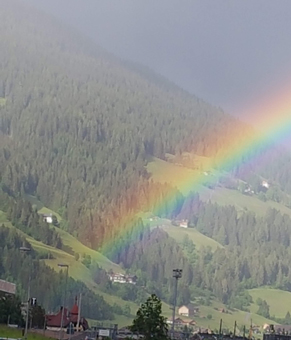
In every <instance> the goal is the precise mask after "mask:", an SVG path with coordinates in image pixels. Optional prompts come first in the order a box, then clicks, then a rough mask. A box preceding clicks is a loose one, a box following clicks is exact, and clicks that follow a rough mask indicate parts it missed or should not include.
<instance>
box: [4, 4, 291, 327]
mask: <svg viewBox="0 0 291 340" xmlns="http://www.w3.org/2000/svg"><path fill="white" fill-rule="evenodd" d="M1 4H3V6H2V7H1V11H0V32H1V35H0V50H1V54H0V143H1V149H0V181H1V188H2V189H3V192H4V193H6V194H7V195H8V196H9V199H10V201H11V206H10V207H7V213H8V212H9V214H10V215H11V222H12V223H13V225H15V226H16V227H17V228H19V229H21V230H22V231H23V230H24V229H25V228H26V230H29V231H30V232H31V233H33V232H34V231H35V229H34V231H33V230H32V228H31V224H32V222H31V218H32V217H33V218H35V219H37V217H36V215H37V214H36V212H35V211H34V209H33V208H32V207H31V206H28V205H27V204H26V203H27V202H22V199H24V200H26V199H27V198H28V199H29V197H30V199H31V196H36V197H37V200H36V199H33V200H32V201H34V202H32V203H33V204H36V205H37V204H38V202H40V201H41V202H43V205H44V207H47V208H44V207H43V209H51V210H52V211H56V212H57V214H58V217H59V219H63V221H64V223H65V224H64V225H61V227H62V228H63V229H60V230H58V232H56V231H55V230H54V229H52V228H51V229H50V228H48V226H47V225H43V224H41V223H39V225H38V224H37V223H36V224H35V225H34V226H36V227H38V226H40V227H43V230H46V231H48V232H50V233H53V234H54V236H56V235H57V236H58V237H59V236H61V237H60V239H61V240H62V245H63V246H64V249H61V244H58V246H59V248H58V249H51V245H47V246H43V244H40V243H39V242H40V241H39V240H37V241H36V237H35V239H34V240H32V239H31V242H32V244H34V245H35V247H36V248H38V249H39V250H43V249H44V248H46V249H50V251H51V252H53V253H54V254H55V259H46V260H45V261H46V263H47V264H48V265H50V266H51V267H52V268H54V269H56V265H57V263H58V260H59V259H66V261H68V262H69V263H71V264H72V267H74V268H73V269H72V275H74V277H76V278H77V277H79V276H80V274H81V275H82V278H83V280H84V282H86V284H87V285H88V286H89V287H90V288H91V289H92V290H94V289H95V288H96V287H95V286H94V281H93V280H92V277H90V273H89V271H88V270H87V268H85V266H84V265H82V264H80V263H78V264H76V263H75V262H76V261H75V258H74V257H73V255H72V253H78V254H81V253H82V254H83V253H85V254H86V255H90V256H91V258H94V259H95V261H96V262H98V261H99V263H101V264H102V267H103V268H104V269H109V268H111V266H112V268H113V269H115V270H119V267H118V264H120V265H122V266H123V267H124V269H125V270H126V271H129V272H130V271H133V272H134V273H135V274H138V277H139V279H140V282H141V285H142V286H145V287H146V288H147V289H149V290H150V291H156V292H157V293H159V294H160V296H161V297H162V298H163V299H164V300H165V301H167V302H168V303H172V301H173V296H172V292H173V282H172V281H173V280H172V268H173V265H175V266H179V267H181V268H182V267H183V273H184V275H183V278H182V280H181V286H180V289H179V301H178V302H179V303H180V304H184V303H188V302H190V301H193V300H195V298H196V294H197V289H198V288H199V289H202V288H203V291H204V293H203V294H204V295H205V296H206V297H209V296H210V297H211V298H212V300H214V298H213V294H215V296H216V298H219V299H220V300H221V301H223V302H224V303H226V304H229V305H232V306H234V305H235V306H237V301H236V299H235V298H236V297H238V300H239V308H240V309H247V308H248V307H249V306H250V303H251V302H250V299H249V298H250V297H249V296H248V294H247V291H246V288H250V287H251V288H253V287H258V286H261V285H264V284H277V285H278V286H279V287H280V288H284V289H288V285H287V284H286V279H288V276H289V278H290V275H291V271H289V269H288V267H287V264H286V263H287V262H288V259H289V258H290V256H291V255H290V251H289V250H288V245H289V244H285V243H286V242H287V243H288V242H289V243H290V238H289V237H288V233H289V227H288V221H289V220H288V218H286V217H285V216H281V215H280V214H279V213H277V212H274V211H271V213H270V216H269V220H268V219H267V218H266V216H265V212H266V211H268V209H266V211H264V209H263V208H266V207H268V206H270V204H269V202H268V203H267V202H263V200H262V201H259V200H258V198H257V197H250V198H249V197H247V196H243V195H240V196H237V195H232V196H231V197H230V198H229V197H227V196H230V192H232V193H233V192H234V190H232V191H231V190H229V189H227V185H226V184H225V183H221V182H219V183H217V186H219V188H217V187H215V188H214V189H215V190H213V188H209V187H207V186H205V185H204V183H201V185H200V188H201V190H202V191H203V193H205V192H206V193H211V195H212V193H213V195H212V196H211V198H212V197H213V199H215V201H219V200H220V203H221V202H223V203H221V204H222V205H226V207H220V206H218V205H212V204H211V202H208V201H209V200H210V201H211V199H210V198H209V197H204V198H203V197H202V198H203V201H206V202H208V203H205V202H200V201H199V200H198V199H197V196H195V194H193V193H192V192H191V191H192V190H191V189H192V188H187V189H186V190H184V191H183V192H182V193H181V192H180V191H179V189H180V187H179V185H178V184H179V180H180V179H181V180H182V179H183V176H184V174H185V173H186V172H187V174H188V175H189V174H190V176H191V175H192V174H193V176H195V175H197V173H198V172H199V173H200V174H201V172H202V171H204V167H207V166H211V167H212V169H211V170H212V171H216V172H217V173H218V174H219V175H223V176H224V175H227V176H229V177H230V178H231V179H234V180H235V181H236V182H235V183H237V182H238V183H241V182H243V183H244V184H249V185H250V186H252V187H253V186H255V185H256V183H259V184H260V181H261V179H262V178H265V179H267V180H268V181H270V183H271V184H272V188H276V190H273V193H272V195H270V197H271V198H272V199H275V200H277V202H276V203H277V207H278V206H281V205H280V204H279V203H283V200H284V199H285V198H287V199H289V198H290V197H289V196H288V193H291V189H290V187H291V176H289V175H290V171H291V170H290V169H291V168H290V167H289V164H290V155H287V154H286V153H285V152H284V151H282V150H280V149H279V148H269V149H268V150H267V151H266V150H265V149H266V146H265V145H261V146H259V147H258V148H257V149H256V150H250V151H249V155H244V156H245V157H244V159H238V160H236V162H237V164H233V165H235V167H234V169H232V171H230V173H227V174H226V172H225V169H224V168H223V167H221V166H219V164H218V165H217V164H216V161H217V159H219V158H220V156H221V154H224V152H225V150H228V148H227V147H228V146H229V145H230V144H231V145H234V146H235V145H236V146H237V147H238V146H240V145H241V144H242V143H243V142H244V141H246V140H248V138H251V137H252V136H253V134H254V133H255V131H254V130H253V129H252V128H250V127H249V126H247V125H245V124H242V123H240V122H239V121H237V120H235V119H233V118H231V117H230V116H228V115H226V114H224V113H223V112H222V111H221V110H220V109H217V108H214V107H212V106H211V105H209V104H207V103H205V102H203V101H201V100H199V99H197V98H196V97H194V96H190V95H189V94H187V93H186V92H184V91H182V90H180V89H178V88H177V87H175V86H172V84H168V83H167V81H166V80H164V79H162V80H161V79H158V77H157V78H156V77H154V76H152V75H148V74H147V75H145V72H146V71H144V70H142V71H141V70H136V67H131V66H130V64H126V63H123V62H121V61H119V60H118V59H117V58H114V57H112V56H110V55H109V54H107V53H106V52H104V51H102V50H101V49H99V48H97V47H95V46H93V45H92V44H91V43H90V42H88V41H84V40H83V39H82V37H80V36H79V35H78V34H75V33H71V32H70V31H69V30H67V29H66V28H64V27H62V26H61V25H60V24H59V23H57V22H55V21H54V20H52V19H50V18H49V17H46V16H45V15H43V14H41V13H39V12H37V11H35V10H34V9H33V8H30V7H26V6H25V4H24V3H23V2H22V1H18V0H1ZM262 151H264V152H266V153H264V156H265V157H267V158H268V159H269V160H270V163H271V164H270V165H269V166H268V167H267V168H266V169H265V168H264V169H260V167H258V166H257V165H254V164H253V163H251V164H250V163H249V158H251V156H254V155H260V153H261V152H262ZM185 154H187V155H188V156H189V157H190V156H191V157H192V156H193V155H195V157H192V158H191V161H193V162H194V165H193V164H190V165H189V164H185V163H184V161H185V159H184V155H185ZM169 155H171V157H172V163H171V164H170V163H169V162H166V160H169V159H168V158H169ZM152 160H154V161H153V162H152ZM208 161H209V162H208ZM193 162H192V163H193ZM173 163H176V164H174V166H173ZM196 163H197V164H198V163H199V166H197V164H196ZM208 163H209V164H208ZM241 163H242V164H241ZM177 164H178V165H177ZM185 166H187V168H185ZM161 168H162V170H161ZM178 169H179V171H178ZM228 170H229V169H228ZM218 177H219V176H218ZM152 179H155V180H152ZM164 182H166V183H164ZM175 187H176V188H175ZM257 187H258V188H259V189H261V188H260V185H257ZM235 193H237V191H235ZM256 194H257V193H256ZM264 194H265V193H264ZM267 194H268V192H266V194H265V196H264V195H263V194H262V197H263V199H266V200H267ZM205 196H207V195H205ZM219 196H222V197H219ZM242 197H243V198H244V199H245V200H244V203H242ZM4 201H5V199H4ZM198 201H199V202H198ZM229 203H231V205H233V206H234V207H233V206H229V205H230V204H229ZM259 203H262V205H260V206H259ZM289 203H290V202H289ZM3 204H4V205H5V202H4V203H3ZM284 204H285V205H286V206H287V205H288V203H286V202H285V203H284ZM255 205H256V206H259V208H258V209H260V210H261V212H262V215H263V216H262V217H258V216H253V214H251V212H250V211H247V212H246V211H245V210H246V209H245V208H247V209H249V210H255V209H256V207H255ZM197 207H198V208H197ZM284 208H286V209H285V210H284V209H283V208H282V209H280V210H281V211H282V212H286V211H287V209H289V208H287V207H284ZM197 209H198V211H197ZM237 210H239V214H238V213H237ZM43 211H45V210H43ZM46 211H48V210H46ZM143 213H148V214H149V213H153V215H158V216H159V217H163V218H167V219H176V218H180V217H183V218H187V219H189V221H190V222H191V223H192V226H195V227H196V228H197V230H199V231H200V232H201V233H203V234H204V235H203V236H201V234H199V233H195V231H194V230H193V231H189V232H188V231H187V232H184V233H187V234H188V237H189V239H190V241H191V242H193V243H195V242H194V241H193V239H194V240H195V237H198V236H199V237H200V238H201V239H200V241H201V240H203V242H206V240H207V241H208V242H209V243H210V244H211V245H212V249H210V250H209V249H208V248H207V247H201V251H200V249H199V251H196V249H194V250H193V247H192V249H190V250H191V252H190V251H188V250H189V249H186V250H185V249H182V248H181V246H180V245H179V244H177V242H176V240H175V239H174V238H171V237H169V236H168V235H167V233H165V232H164V231H163V230H161V229H158V228H157V229H155V230H150V228H149V227H148V226H146V225H145V224H144V223H143V221H142V218H141V216H142V215H143ZM186 215H189V216H186ZM241 216H242V218H241ZM273 222H276V226H275V228H276V229H272V223H273ZM274 224H275V223H274ZM64 230H66V231H64ZM244 230H248V233H247V234H246V235H245V234H244V232H243V231H244ZM53 231H54V232H53ZM67 231H68V232H69V233H70V234H68V233H67ZM175 232H177V230H172V234H171V232H170V233H169V234H170V235H172V236H175V235H176V234H175ZM192 234H193V235H192ZM72 235H74V237H73V236H72ZM190 235H191V237H190ZM37 236H38V237H39V235H37ZM179 236H180V235H179ZM192 236H193V239H192ZM75 237H76V238H77V239H78V241H77V240H76V238H75ZM175 238H176V237H175ZM211 238H212V239H211ZM210 239H211V240H210ZM54 241H58V238H56V240H54ZM178 241H179V242H180V244H181V243H183V242H181V241H183V240H181V239H178ZM281 241H283V242H282V244H281V245H280V242H281ZM80 242H81V243H80ZM191 242H189V240H188V241H187V244H188V245H189V244H190V246H189V247H188V248H191ZM201 242H202V241H201ZM264 242H265V243H266V244H264ZM217 245H221V246H220V247H219V246H218V247H216V246H217ZM256 246H258V247H260V249H259V250H258V249H257V252H261V254H258V255H260V257H259V256H257V257H256V258H255V259H254V258H253V257H251V256H249V254H253V253H254V252H253V248H252V247H256ZM70 248H71V249H70ZM90 248H92V249H98V250H101V251H102V252H103V255H101V254H100V253H98V252H95V251H94V250H92V249H90ZM197 248H198V247H197ZM70 252H71V254H70ZM186 252H187V256H186V255H185V253H186ZM188 253H189V254H190V255H189V254H188ZM104 255H106V256H108V257H109V259H110V260H111V261H115V262H116V263H117V264H113V263H112V262H110V260H108V259H107V258H106V257H104ZM265 258H269V259H270V261H272V262H271V263H274V267H272V266H271V265H269V264H268V263H267V261H266V260H265ZM234 262H235V263H234ZM193 273H195V275H193ZM278 273H280V275H281V277H279V279H277V278H276V275H277V274H278ZM6 274H7V273H6ZM103 274H104V273H103ZM7 275H8V274H7ZM234 278H235V279H234ZM106 280H107V281H108V279H107V278H106ZM106 289H107V288H106ZM121 290H122V289H120V290H119V289H118V288H116V287H109V288H108V290H107V291H106V292H105V293H104V292H103V293H102V294H103V296H104V297H105V296H106V298H108V299H109V298H112V296H113V295H114V294H113V293H119V294H126V293H127V292H126V289H124V290H125V291H121ZM132 291H133V289H132ZM198 292H199V293H200V291H198ZM100 294H101V293H100ZM110 294H111V295H110ZM204 295H203V297H205V296H204ZM209 299H210V298H209ZM114 300H115V297H113V298H112V301H111V302H112V303H113V301H114ZM119 301H120V300H119ZM207 307H209V306H207ZM235 308H237V307H235ZM204 310H205V311H207V310H208V309H207V308H206V307H205V308H204ZM217 315H218V313H216V317H217ZM259 319H260V318H259ZM261 320H262V319H261ZM204 321H205V320H204ZM201 322H203V320H202V321H201Z"/></svg>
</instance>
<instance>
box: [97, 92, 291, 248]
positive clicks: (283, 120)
mask: <svg viewBox="0 0 291 340" xmlns="http://www.w3.org/2000/svg"><path fill="white" fill-rule="evenodd" d="M249 112H250V113H249ZM241 116H242V117H247V119H248V120H252V121H253V122H254V124H255V126H256V127H257V128H258V130H257V131H256V133H254V134H252V135H251V134H248V136H247V137H245V138H244V139H242V140H241V141H240V142H237V141H235V142H234V143H233V144H230V145H229V146H228V147H225V149H224V150H222V151H223V152H222V153H221V156H219V159H216V160H215V161H216V166H217V167H219V168H222V169H225V170H227V171H231V170H233V169H234V168H235V167H237V166H239V165H241V163H242V160H243V159H247V163H251V162H254V163H256V164H259V166H260V167H263V166H265V165H266V164H267V163H268V150H269V149H270V148H272V146H274V145H278V144H280V143H284V142H285V141H286V140H287V139H288V138H289V137H290V135H291V97H290V94H289V93H288V91H285V92H283V93H281V94H279V95H277V96H276V98H275V100H274V98H273V99H272V100H270V101H264V103H263V105H256V106H254V107H253V108H252V109H251V110H248V111H247V112H242V113H241ZM221 133H222V135H223V131H221ZM258 149H259V150H260V153H259V154H258V152H253V150H258ZM217 173H218V174H212V176H208V178H207V183H208V184H216V183H217V182H218V181H219V179H220V178H221V173H219V172H217ZM205 180H206V178H205V174H204V173H201V172H200V173H197V174H196V175H195V176H193V174H192V173H191V174H190V173H189V175H188V176H187V175H185V177H184V178H183V179H181V181H180V183H179V190H180V191H181V192H185V191H188V192H189V191H193V192H197V193H199V192H201V190H205V186H203V183H205ZM189 188H190V189H191V190H189ZM175 193H176V190H175V189H173V190H172V191H171V190H170V192H168V194H167V197H166V198H164V199H163V201H162V202H161V203H159V205H158V206H156V208H155V209H154V210H153V209H152V207H150V206H148V207H143V209H142V210H143V211H146V210H149V211H151V212H152V213H153V214H154V215H155V214H156V213H157V211H160V210H161V209H162V208H163V206H164V205H168V206H170V207H171V204H174V202H173V198H174V194H175ZM140 212H141V209H140V205H139V202H134V203H133V205H132V209H131V211H130V212H129V213H127V214H126V216H123V217H122V218H121V219H119V221H118V223H117V224H116V226H115V227H114V228H113V229H114V230H113V234H111V236H110V237H108V238H107V239H105V240H104V243H103V244H104V246H105V247H104V249H105V250H106V249H110V248H111V247H113V246H114V243H115V242H118V240H119V239H122V238H123V237H124V235H125V234H126V233H127V232H128V231H129V230H132V228H134V226H135V223H136V218H137V216H138V214H139V213H140ZM121 226H122V227H121ZM134 241H135V240H132V242H134Z"/></svg>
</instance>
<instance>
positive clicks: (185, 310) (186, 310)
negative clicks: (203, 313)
mask: <svg viewBox="0 0 291 340" xmlns="http://www.w3.org/2000/svg"><path fill="white" fill-rule="evenodd" d="M178 313H179V315H182V316H187V317H191V316H194V315H196V314H197V313H199V308H198V307H195V306H194V305H192V304H189V305H187V306H181V307H180V308H179V310H178Z"/></svg>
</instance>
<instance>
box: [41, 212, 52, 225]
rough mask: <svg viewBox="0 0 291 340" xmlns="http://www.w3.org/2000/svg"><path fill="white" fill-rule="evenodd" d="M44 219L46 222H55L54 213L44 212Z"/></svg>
mask: <svg viewBox="0 0 291 340" xmlns="http://www.w3.org/2000/svg"><path fill="white" fill-rule="evenodd" d="M42 220H43V221H44V222H46V223H50V224H51V223H53V214H42Z"/></svg>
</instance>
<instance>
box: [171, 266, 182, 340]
mask: <svg viewBox="0 0 291 340" xmlns="http://www.w3.org/2000/svg"><path fill="white" fill-rule="evenodd" d="M181 277H182V269H173V278H175V279H176V280H175V294H174V307H173V323H172V339H173V338H174V330H175V312H176V303H177V291H178V280H179V279H180V278H181Z"/></svg>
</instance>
